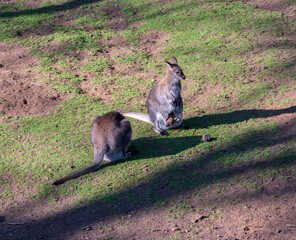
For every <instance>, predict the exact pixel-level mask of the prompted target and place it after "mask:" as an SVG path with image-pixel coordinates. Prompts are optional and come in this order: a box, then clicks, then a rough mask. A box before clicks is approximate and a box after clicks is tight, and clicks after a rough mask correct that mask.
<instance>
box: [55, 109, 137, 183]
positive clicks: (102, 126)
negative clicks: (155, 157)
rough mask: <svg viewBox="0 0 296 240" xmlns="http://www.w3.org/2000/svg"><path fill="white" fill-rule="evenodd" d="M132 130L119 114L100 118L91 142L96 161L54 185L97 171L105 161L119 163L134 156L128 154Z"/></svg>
mask: <svg viewBox="0 0 296 240" xmlns="http://www.w3.org/2000/svg"><path fill="white" fill-rule="evenodd" d="M131 137H132V128H131V125H130V122H129V120H127V119H126V118H124V116H122V115H121V114H120V113H119V112H109V113H106V114H104V115H103V116H101V117H100V116H98V117H96V118H95V120H94V121H93V123H92V126H91V141H92V144H93V147H94V161H93V163H92V164H91V165H90V166H88V167H84V168H82V169H80V170H77V171H76V172H74V173H71V174H69V175H67V176H65V177H63V178H61V179H59V180H57V181H55V182H54V183H53V185H59V184H62V183H64V182H66V181H68V180H70V179H73V178H76V177H79V176H81V175H84V174H87V173H89V172H93V171H95V170H97V169H98V168H99V167H100V165H101V163H102V162H103V160H106V161H110V162H113V161H117V160H120V159H125V158H127V157H130V156H131V155H132V153H131V152H126V151H127V148H128V146H129V144H130V142H131Z"/></svg>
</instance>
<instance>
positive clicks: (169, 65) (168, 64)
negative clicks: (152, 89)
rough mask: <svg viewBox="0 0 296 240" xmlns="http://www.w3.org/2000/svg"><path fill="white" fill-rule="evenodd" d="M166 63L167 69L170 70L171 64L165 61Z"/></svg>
mask: <svg viewBox="0 0 296 240" xmlns="http://www.w3.org/2000/svg"><path fill="white" fill-rule="evenodd" d="M165 63H166V65H167V66H168V69H170V70H172V64H170V63H169V62H167V61H165Z"/></svg>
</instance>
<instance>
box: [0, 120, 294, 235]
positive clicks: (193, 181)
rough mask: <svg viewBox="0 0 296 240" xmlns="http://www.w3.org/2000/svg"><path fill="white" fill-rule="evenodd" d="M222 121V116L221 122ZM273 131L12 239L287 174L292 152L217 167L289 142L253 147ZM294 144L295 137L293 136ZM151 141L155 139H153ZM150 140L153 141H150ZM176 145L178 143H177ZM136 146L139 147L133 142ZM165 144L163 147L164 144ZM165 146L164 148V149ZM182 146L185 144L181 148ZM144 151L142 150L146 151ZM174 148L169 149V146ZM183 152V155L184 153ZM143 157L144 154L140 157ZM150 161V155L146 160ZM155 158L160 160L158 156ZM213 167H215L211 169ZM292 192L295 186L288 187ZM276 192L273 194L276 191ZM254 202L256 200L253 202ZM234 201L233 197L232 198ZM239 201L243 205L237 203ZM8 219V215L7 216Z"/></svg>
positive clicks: (71, 229) (66, 230)
mask: <svg viewBox="0 0 296 240" xmlns="http://www.w3.org/2000/svg"><path fill="white" fill-rule="evenodd" d="M221 118H222V116H221ZM272 130H274V129H263V130H262V131H259V132H256V133H252V134H249V135H248V136H246V137H245V138H243V139H242V140H241V141H239V142H236V143H229V144H228V145H227V146H225V145H224V146H223V151H222V148H216V149H214V150H212V151H209V152H208V153H207V154H204V155H203V154H196V157H194V158H193V160H188V159H187V160H186V161H176V162H173V163H172V164H171V165H170V166H168V167H167V168H166V169H165V170H163V171H160V172H157V173H154V174H153V173H152V174H151V177H150V178H149V180H147V181H145V182H141V183H138V184H136V185H135V186H133V187H129V188H126V189H123V190H121V191H118V192H116V193H113V194H109V195H106V196H105V197H103V198H101V199H97V200H95V201H94V202H92V203H89V204H86V205H84V206H80V207H76V208H74V209H70V210H67V211H65V212H62V213H59V214H56V215H53V216H51V217H45V218H43V219H41V220H37V221H34V222H27V223H26V225H21V226H14V227H13V236H14V238H22V239H32V238H34V237H36V236H42V237H43V238H44V239H63V238H66V237H65V236H67V235H68V234H70V235H71V234H75V232H76V231H78V230H81V229H82V228H83V227H86V226H89V225H91V224H97V223H98V222H101V221H104V220H106V219H109V218H110V217H115V218H116V217H118V216H122V215H125V214H126V213H127V212H130V211H141V210H144V209H151V208H153V207H155V206H156V203H157V202H159V201H163V200H170V199H172V198H174V197H177V196H181V195H183V194H187V193H189V192H192V191H197V190H198V189H202V188H203V187H206V186H207V185H210V184H212V183H217V182H223V181H224V180H227V179H231V178H234V177H237V176H246V175H248V174H249V173H252V172H253V171H257V170H260V171H266V170H272V169H277V168H280V167H285V168H289V167H291V166H293V165H295V164H296V150H295V148H294V150H291V149H290V150H289V151H284V150H283V151H282V152H278V153H276V154H274V155H273V157H266V158H264V157H262V158H260V160H255V159H253V160H252V161H251V162H241V163H239V164H235V165H231V166H227V165H223V163H217V159H218V157H221V156H222V157H227V156H228V155H230V154H234V153H235V154H243V153H244V152H245V151H248V150H250V149H253V148H255V147H264V148H267V147H272V146H274V145H276V144H281V143H284V142H286V141H289V140H290V138H285V137H283V138H281V139H278V140H277V141H276V142H275V141H266V142H264V143H262V145H260V146H258V145H257V142H254V141H256V140H257V139H258V136H260V137H262V136H266V138H268V136H269V132H272ZM293 136H294V138H295V137H296V134H294V135H293ZM185 139H186V141H188V142H190V141H191V140H194V141H193V142H194V144H193V143H192V145H191V146H195V145H196V144H198V142H199V138H191V137H188V138H185ZM154 140H155V139H154ZM154 140H153V141H154ZM179 140H180V139H179ZM137 141H139V142H137ZM166 141H167V142H166ZM135 142H136V145H137V144H143V143H147V142H148V143H152V140H151V139H142V140H136V141H135ZM163 142H164V143H163ZM162 144H164V145H165V144H168V145H169V144H170V142H169V140H168V139H165V138H161V139H158V141H157V144H156V146H157V145H160V146H163V145H162ZM186 144H187V143H186ZM145 147H146V148H147V145H146V146H145ZM172 148H173V146H172ZM182 149H183V147H179V149H177V150H172V153H177V152H179V151H181V150H182ZM184 149H187V148H186V147H184ZM143 154H145V153H143ZM147 156H149V155H147ZM157 156H163V155H162V153H159V155H157ZM215 166H216V167H215ZM293 184H294V186H295V183H293ZM285 191H287V192H289V191H291V188H286V187H285V186H283V187H282V193H281V194H285ZM277 192H278V190H277ZM254 197H256V198H259V197H260V195H259V196H258V195H257V196H254ZM233 198H234V199H236V200H238V199H239V197H238V196H233ZM240 200H243V199H240ZM7 215H9V212H7ZM11 231H12V230H11V229H9V228H4V229H3V230H2V231H1V232H2V235H1V234H0V237H2V238H3V239H5V237H8V238H9V236H10V234H11Z"/></svg>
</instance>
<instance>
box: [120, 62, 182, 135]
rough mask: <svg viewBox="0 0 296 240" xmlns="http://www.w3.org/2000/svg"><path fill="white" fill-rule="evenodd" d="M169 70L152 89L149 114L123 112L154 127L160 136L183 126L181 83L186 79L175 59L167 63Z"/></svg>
mask: <svg viewBox="0 0 296 240" xmlns="http://www.w3.org/2000/svg"><path fill="white" fill-rule="evenodd" d="M166 64H167V66H168V70H167V72H166V75H165V77H164V78H163V79H161V80H159V81H158V82H157V83H156V84H155V85H154V86H153V87H152V89H151V91H150V93H149V95H148V98H147V102H146V106H147V109H148V113H149V115H148V114H144V113H137V112H122V115H124V116H126V117H132V118H136V119H138V120H141V121H144V122H148V123H150V124H152V125H154V130H155V131H156V132H157V133H159V134H160V135H167V133H166V130H168V129H172V128H176V127H179V126H181V124H182V120H183V119H182V113H183V101H182V98H181V82H180V80H184V79H185V78H186V77H185V75H184V73H183V71H182V69H181V67H180V66H179V65H178V61H177V59H176V58H175V57H173V60H172V63H169V62H166Z"/></svg>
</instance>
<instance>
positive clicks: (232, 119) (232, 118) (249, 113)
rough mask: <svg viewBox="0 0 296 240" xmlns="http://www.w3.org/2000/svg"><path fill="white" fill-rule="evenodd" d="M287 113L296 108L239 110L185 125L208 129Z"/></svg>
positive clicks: (194, 119) (202, 117)
mask: <svg viewBox="0 0 296 240" xmlns="http://www.w3.org/2000/svg"><path fill="white" fill-rule="evenodd" d="M286 113H296V106H292V107H289V108H283V109H276V110H264V109H262V110H260V109H259V110H256V109H251V110H237V111H233V112H229V113H219V114H210V115H204V116H201V117H193V118H189V119H185V120H184V124H185V125H187V126H189V127H190V128H196V129H199V128H207V127H210V126H215V125H221V124H232V123H238V122H243V121H248V120H250V119H256V118H269V117H274V116H279V115H282V114H286Z"/></svg>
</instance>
